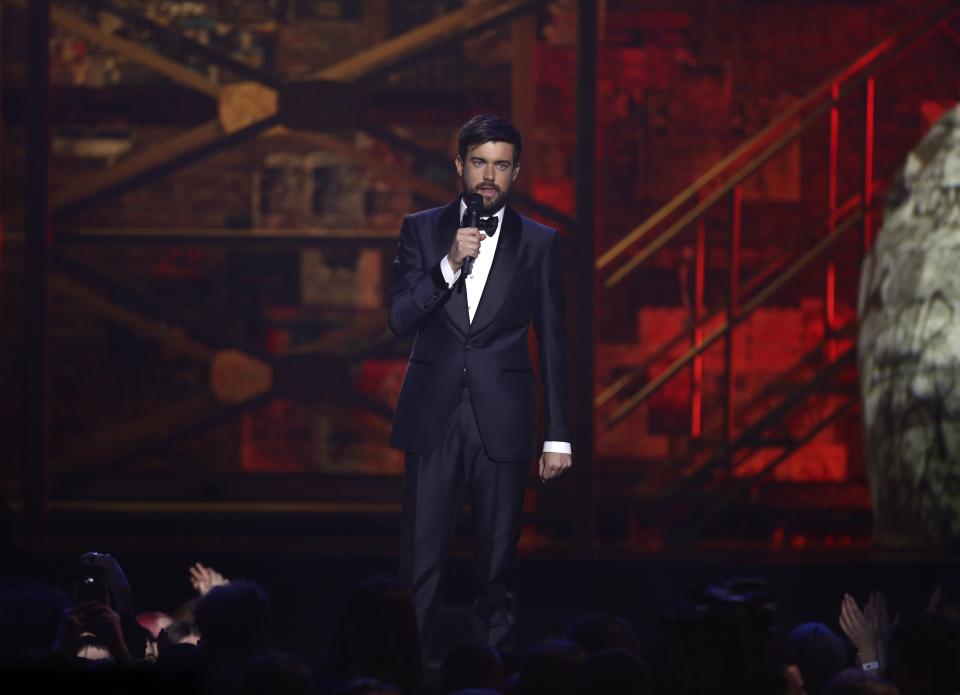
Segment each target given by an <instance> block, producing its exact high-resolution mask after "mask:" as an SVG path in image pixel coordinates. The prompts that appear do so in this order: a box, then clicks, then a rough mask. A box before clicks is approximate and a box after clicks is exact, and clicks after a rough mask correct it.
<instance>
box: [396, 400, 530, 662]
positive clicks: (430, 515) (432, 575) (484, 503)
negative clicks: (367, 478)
mask: <svg viewBox="0 0 960 695" xmlns="http://www.w3.org/2000/svg"><path fill="white" fill-rule="evenodd" d="M437 426H438V427H443V426H444V424H443V423H437ZM445 426H446V431H445V433H444V436H443V439H442V441H441V442H440V444H439V445H438V446H437V447H436V449H434V450H433V451H430V452H427V453H424V454H420V453H408V454H407V457H406V467H405V471H404V481H403V522H402V523H403V528H402V537H401V544H400V578H401V580H402V581H404V582H405V583H407V584H408V585H409V586H410V588H411V590H412V592H413V599H414V603H415V606H416V611H417V621H418V625H419V628H420V637H421V642H422V645H423V649H424V652H425V653H427V652H428V651H430V647H431V641H432V639H433V632H434V625H435V618H436V613H437V605H438V601H439V596H440V588H441V584H442V580H443V576H444V567H445V564H446V559H447V555H448V554H449V552H450V548H451V545H452V542H453V539H454V535H455V530H456V526H457V520H458V517H459V513H460V510H461V509H462V507H463V503H464V500H465V499H468V500H469V502H470V511H471V517H472V522H473V523H472V525H473V536H474V541H475V550H474V554H475V568H476V577H477V585H478V593H477V598H476V601H475V602H474V606H473V609H474V611H473V612H474V624H475V629H476V630H477V632H478V633H479V634H478V635H477V636H476V637H477V638H478V639H480V640H485V641H486V643H487V644H489V645H491V646H494V647H497V648H499V649H508V650H509V649H511V648H512V642H513V639H514V637H515V632H514V631H515V625H516V618H517V616H516V613H517V608H516V598H515V594H514V580H515V575H516V561H517V542H518V540H519V539H520V522H521V516H522V512H523V491H524V486H525V484H526V480H527V476H528V475H529V464H528V463H526V462H522V463H521V462H507V463H504V462H497V461H493V460H491V459H490V458H489V457H488V456H487V455H486V453H485V451H484V447H483V442H482V441H481V438H480V432H479V430H478V428H477V421H476V417H475V416H474V410H473V403H472V401H471V398H470V391H469V389H468V388H467V385H466V383H464V385H463V388H462V389H461V393H460V398H459V402H458V403H457V405H456V406H455V407H454V408H453V410H452V411H451V412H450V415H449V418H448V420H447V422H446V425H445ZM457 641H462V638H461V639H458V640H457Z"/></svg>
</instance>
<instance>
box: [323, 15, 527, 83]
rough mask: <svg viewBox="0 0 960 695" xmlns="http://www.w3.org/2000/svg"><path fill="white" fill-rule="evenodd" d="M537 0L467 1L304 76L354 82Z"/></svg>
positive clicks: (497, 20) (495, 20)
mask: <svg viewBox="0 0 960 695" xmlns="http://www.w3.org/2000/svg"><path fill="white" fill-rule="evenodd" d="M539 1H540V0H506V1H505V2H500V3H491V2H480V3H472V4H468V5H466V6H465V7H463V8H461V9H459V10H454V11H453V12H448V13H446V14H444V15H442V16H440V17H437V18H436V19H434V20H433V21H431V22H427V23H426V24H423V25H421V26H419V27H416V28H414V29H411V30H410V31H408V32H406V33H404V34H401V35H400V36H397V37H394V38H392V39H390V40H389V41H384V42H383V43H380V44H377V45H376V46H373V47H371V48H368V49H367V50H365V51H361V52H360V53H358V54H357V55H355V56H353V57H351V58H348V59H346V60H344V61H342V62H340V63H337V64H336V65H334V66H331V67H329V68H325V69H323V70H320V71H319V72H317V73H316V74H314V75H311V76H310V77H309V78H307V79H320V80H343V81H354V80H358V79H360V78H363V77H370V76H372V75H375V74H377V73H380V72H383V71H384V70H388V69H390V68H393V67H396V66H397V64H398V63H402V62H403V61H405V60H407V59H409V58H412V57H414V56H416V55H418V54H420V53H423V52H424V51H427V50H429V49H431V48H434V47H436V46H439V45H441V44H443V43H446V42H448V41H455V40H457V39H459V38H461V37H463V36H465V35H467V34H469V33H470V32H474V31H479V30H480V29H484V28H486V27H488V26H490V25H492V24H496V23H497V22H501V21H504V20H507V19H510V18H511V17H513V16H515V15H517V14H520V13H521V12H526V11H528V10H531V9H533V8H534V7H535V6H536V5H537V4H538V2H539Z"/></svg>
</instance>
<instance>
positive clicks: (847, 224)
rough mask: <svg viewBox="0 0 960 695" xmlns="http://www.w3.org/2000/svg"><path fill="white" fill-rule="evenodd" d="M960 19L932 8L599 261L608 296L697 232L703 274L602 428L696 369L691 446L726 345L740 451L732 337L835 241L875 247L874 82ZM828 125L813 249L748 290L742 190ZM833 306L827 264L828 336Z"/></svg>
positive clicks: (608, 392)
mask: <svg viewBox="0 0 960 695" xmlns="http://www.w3.org/2000/svg"><path fill="white" fill-rule="evenodd" d="M958 15H960V6H958V5H957V3H955V2H950V1H948V2H937V3H934V4H933V5H931V6H930V7H929V8H928V9H927V10H925V11H924V12H922V13H921V14H920V15H919V16H918V17H917V18H915V19H913V20H912V21H910V22H908V23H906V24H905V25H904V26H902V27H901V28H899V29H898V30H897V31H895V32H893V33H892V34H891V35H890V36H888V37H887V38H886V39H884V40H883V41H880V42H879V43H878V44H876V45H875V46H874V47H873V48H871V49H870V50H869V51H867V52H866V53H864V54H863V55H861V56H860V57H859V58H857V59H856V60H854V61H853V62H851V63H850V64H849V65H847V66H846V67H845V68H843V69H842V70H840V71H839V72H838V73H836V74H835V75H834V76H832V77H831V78H830V79H828V80H825V81H824V82H822V83H821V84H819V85H817V86H816V87H815V88H814V89H812V90H810V92H808V93H807V94H806V95H805V96H804V97H803V98H801V99H800V100H798V101H797V102H796V103H795V104H793V105H792V106H791V107H790V108H788V109H787V110H785V111H784V112H783V113H782V114H781V115H780V116H779V117H777V118H776V119H775V120H774V121H773V122H772V123H770V125H768V126H767V127H766V128H764V129H763V130H762V131H761V132H759V133H757V134H756V135H754V136H753V137H752V138H750V139H749V140H747V141H746V142H744V143H743V144H741V145H740V146H739V147H737V148H736V149H735V150H733V151H732V152H731V153H730V154H728V155H727V156H726V157H724V158H723V159H722V160H721V161H719V162H717V163H716V164H715V165H714V166H712V167H711V168H710V169H709V170H708V171H707V172H705V173H704V174H703V175H702V176H700V177H699V178H698V179H697V180H696V181H694V182H693V183H691V184H690V185H689V186H688V187H687V188H685V189H684V190H683V191H682V192H681V193H680V194H678V195H677V196H676V197H675V198H673V199H672V200H671V201H669V202H668V203H667V204H665V205H664V206H663V207H661V208H660V209H659V210H657V211H656V212H655V213H654V214H653V215H651V216H650V217H649V218H648V219H647V220H646V221H644V222H643V224H641V225H640V226H638V227H637V228H635V229H633V230H632V231H631V232H630V233H628V234H627V235H626V236H624V238H623V239H621V240H620V241H618V242H617V243H616V244H614V245H613V246H612V247H610V248H609V249H608V250H607V251H606V252H604V253H603V254H601V255H600V256H599V257H598V258H597V260H596V262H595V269H596V271H597V273H598V276H599V277H600V278H601V284H600V286H601V292H603V291H607V290H610V289H611V288H613V287H616V286H617V285H619V284H620V283H621V282H622V281H623V280H624V279H625V278H626V277H627V276H628V275H630V274H631V273H632V272H633V271H635V270H636V269H638V268H639V267H640V266H641V265H642V264H643V263H644V262H645V261H647V260H648V259H650V258H651V257H652V256H653V255H654V254H655V253H656V252H657V251H659V250H660V249H661V248H663V247H664V246H665V245H666V244H667V243H668V242H670V241H671V240H673V239H675V238H676V237H677V236H678V235H679V234H680V233H681V232H683V231H685V230H686V229H688V228H690V227H691V226H692V225H695V226H696V243H695V247H694V254H695V256H694V262H693V267H694V268H695V269H696V277H695V297H694V301H693V302H691V304H692V312H691V313H692V316H691V318H690V321H688V322H687V326H686V327H684V328H682V329H681V330H680V331H679V332H678V333H677V334H676V335H675V336H673V337H672V338H671V339H670V340H668V341H667V342H666V343H665V344H663V345H662V346H660V347H659V348H658V349H656V350H654V354H653V356H652V357H650V358H648V359H647V360H645V362H644V363H643V364H641V365H639V366H637V367H634V368H632V369H630V370H628V371H627V372H626V373H624V374H622V375H620V376H618V378H617V379H615V380H614V381H613V382H612V383H610V384H609V385H607V386H606V387H605V388H603V389H602V390H601V391H600V392H599V393H598V394H597V395H596V396H595V400H594V405H595V407H596V408H597V409H598V411H600V409H603V408H605V406H608V405H611V404H613V402H614V401H617V400H619V403H617V404H616V405H615V407H613V409H612V412H610V413H608V414H607V415H605V416H604V418H603V420H602V421H603V422H604V423H605V424H606V425H607V426H608V427H612V426H614V425H616V424H617V423H619V422H621V421H622V420H623V419H624V418H626V417H627V416H628V415H629V414H630V413H631V412H633V410H634V409H635V408H636V407H638V406H639V405H640V404H641V403H643V402H645V401H646V400H648V399H649V398H650V397H651V396H653V395H654V394H655V393H656V392H657V391H658V390H659V389H660V388H662V387H663V386H664V385H665V384H666V383H668V382H669V381H670V380H671V379H673V378H674V377H676V376H677V375H678V374H679V373H680V372H681V371H682V370H684V369H685V368H686V367H691V368H692V369H691V371H692V377H693V384H692V389H691V397H690V411H691V413H690V430H691V431H690V434H691V437H692V438H693V439H698V438H699V437H700V435H701V429H702V422H701V421H702V375H703V363H702V360H703V353H704V351H705V350H707V349H708V348H709V347H710V346H712V345H713V344H715V343H716V342H717V341H718V340H720V339H721V338H723V339H725V357H724V379H723V381H724V384H725V391H726V393H725V397H724V399H723V422H724V424H723V430H724V444H725V447H724V448H725V449H727V450H728V451H729V450H730V446H731V445H733V444H735V443H736V442H735V440H737V439H739V438H735V437H734V434H733V426H732V423H733V414H732V410H733V384H734V379H733V373H732V372H733V340H732V337H733V330H734V329H735V328H736V326H737V325H739V324H740V323H742V322H743V321H744V320H745V319H747V318H748V317H749V316H750V315H751V314H752V313H753V312H754V311H756V310H757V309H758V308H759V307H761V306H763V305H764V304H765V303H766V302H768V301H769V300H770V299H771V298H772V297H774V296H775V295H776V294H777V293H778V292H779V291H780V290H782V289H783V288H784V287H785V286H786V285H787V284H788V283H790V282H791V281H792V280H794V279H795V278H796V277H798V276H799V275H800V273H801V271H803V270H805V269H806V268H808V267H809V266H810V265H811V264H812V263H813V262H814V261H816V260H818V259H821V258H823V257H826V256H827V255H828V254H829V253H830V252H831V250H832V249H834V248H835V245H836V242H837V241H838V240H840V239H841V238H842V237H844V236H846V235H847V234H848V233H849V232H850V230H852V229H859V230H860V232H861V240H862V248H863V250H867V249H868V248H869V247H870V245H871V242H872V232H873V225H874V208H875V207H876V204H877V201H878V199H879V193H880V192H881V191H882V190H883V188H884V183H883V182H882V181H880V180H878V179H877V178H876V177H875V175H874V161H873V160H874V132H875V119H876V115H875V111H874V102H875V80H876V78H877V77H878V76H879V75H881V74H882V73H883V72H884V71H886V70H888V69H890V68H891V67H892V66H894V65H896V64H897V63H898V62H899V61H900V60H902V59H903V58H904V57H905V56H907V55H908V54H909V53H910V52H912V51H913V50H914V49H915V48H916V47H917V46H918V45H920V44H921V43H922V42H924V41H925V40H927V39H929V38H930V37H931V36H933V35H934V34H935V33H937V32H938V31H939V30H942V31H943V32H944V33H946V34H947V35H948V36H952V35H953V34H954V31H953V30H952V28H951V27H950V26H949V24H948V23H949V22H950V21H952V20H953V19H955V18H956V17H957V16H958ZM858 89H863V90H864V94H865V104H864V114H865V122H864V133H865V135H864V141H863V151H862V152H863V172H862V173H863V176H862V181H861V184H862V185H861V190H860V192H859V193H858V194H856V195H854V196H852V197H850V198H849V199H848V200H846V201H845V202H843V203H842V204H838V193H837V188H838V186H837V179H838V166H839V162H838V159H839V157H838V133H839V108H840V102H841V101H842V100H844V99H845V98H846V97H848V96H849V95H851V94H852V93H853V92H855V90H858ZM827 118H828V119H829V129H830V135H829V142H828V157H829V160H828V161H829V172H828V191H827V210H826V214H825V215H824V218H823V220H822V222H821V224H820V225H819V226H818V227H819V228H818V229H817V230H816V231H817V232H818V234H817V241H816V243H814V244H813V245H812V246H811V247H810V248H808V249H807V250H806V251H805V252H803V253H802V254H801V255H800V257H799V258H797V259H795V260H793V261H792V262H785V261H784V259H783V258H782V257H781V258H778V259H777V260H776V261H774V262H773V263H771V264H770V265H769V266H768V267H767V268H765V269H764V270H763V271H761V272H760V273H758V274H756V275H754V276H753V277H752V278H751V279H750V280H748V281H747V282H745V283H743V284H742V285H741V284H740V278H739V275H740V257H741V249H740V239H741V232H742V200H743V196H742V193H743V188H742V187H743V184H744V182H745V181H746V180H747V179H748V178H749V177H750V176H751V175H753V174H755V173H756V172H757V171H758V170H759V169H760V168H761V167H762V166H763V165H764V164H765V163H767V162H768V161H769V160H770V159H771V158H772V157H774V156H775V155H776V154H777V153H779V152H780V151H781V150H783V148H784V147H786V146H787V145H788V144H790V143H791V142H794V141H796V140H797V139H798V138H800V137H801V136H802V135H804V134H805V133H807V132H808V131H809V130H810V129H811V128H812V127H814V126H815V125H818V124H820V123H822V122H823V120H824V119H827ZM725 198H726V199H728V200H729V213H728V214H729V234H728V242H729V248H728V254H729V255H728V259H729V277H728V287H727V300H726V306H725V307H724V308H723V309H719V310H714V311H713V312H711V313H707V312H705V310H704V308H703V286H704V273H705V268H704V267H705V253H706V244H705V234H706V231H705V227H706V225H705V224H704V216H705V215H706V214H707V213H708V212H710V211H711V210H713V209H714V208H715V207H716V206H717V205H718V204H719V203H720V202H721V201H722V200H724V199H725ZM835 307H836V268H835V265H834V262H833V261H832V260H829V259H828V262H827V269H826V282H825V297H824V312H825V316H824V319H825V325H826V330H827V332H828V334H829V332H831V331H833V330H834V329H835V328H837V321H836V308H835ZM686 341H689V348H688V349H687V350H686V351H685V352H684V353H683V354H682V355H680V356H679V357H677V358H676V359H675V360H673V362H672V363H671V364H669V365H668V366H667V367H665V368H664V369H663V370H662V371H660V372H659V373H657V374H656V375H654V376H653V377H652V378H651V379H649V380H648V381H646V382H645V383H643V380H644V378H645V377H646V376H647V375H648V373H649V369H650V367H651V365H652V364H653V363H655V362H657V361H659V360H660V359H662V358H663V356H665V355H666V354H669V353H670V352H671V351H673V350H674V349H676V348H677V347H678V346H679V345H680V344H682V343H684V342H686ZM834 352H835V351H834ZM836 357H837V356H836V355H835V354H834V355H832V358H833V359H836Z"/></svg>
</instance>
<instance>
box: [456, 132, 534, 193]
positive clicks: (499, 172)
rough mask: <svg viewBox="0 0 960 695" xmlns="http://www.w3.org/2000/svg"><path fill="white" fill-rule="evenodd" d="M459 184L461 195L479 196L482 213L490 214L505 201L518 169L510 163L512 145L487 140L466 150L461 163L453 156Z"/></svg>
mask: <svg viewBox="0 0 960 695" xmlns="http://www.w3.org/2000/svg"><path fill="white" fill-rule="evenodd" d="M454 163H455V164H456V165H457V174H458V175H459V176H460V178H461V179H462V180H463V193H464V195H466V194H468V193H479V194H480V195H481V196H483V209H484V210H492V209H495V208H497V207H499V206H500V204H501V203H503V202H504V201H505V200H506V199H507V192H508V191H509V190H510V186H511V185H512V184H513V180H514V179H515V178H517V174H518V173H520V165H519V164H514V162H513V143H510V142H499V141H497V140H491V141H489V142H485V143H483V144H482V145H477V146H476V147H472V148H470V149H469V150H467V159H466V161H464V160H463V159H461V158H460V155H457V158H456V160H455V162H454Z"/></svg>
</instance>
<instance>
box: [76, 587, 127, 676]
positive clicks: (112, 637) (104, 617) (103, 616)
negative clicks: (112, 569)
mask: <svg viewBox="0 0 960 695" xmlns="http://www.w3.org/2000/svg"><path fill="white" fill-rule="evenodd" d="M90 637H93V638H94V639H93V640H91V639H89V638H90ZM60 647H61V649H62V650H63V651H64V652H66V653H69V654H72V655H76V656H81V657H84V658H90V659H99V658H103V657H105V656H109V657H111V658H112V659H113V660H114V662H116V663H118V664H123V665H130V664H131V663H132V659H131V657H130V652H129V650H128V649H127V644H126V642H125V640H124V638H123V624H122V621H121V619H120V615H119V614H118V613H117V612H116V611H114V610H113V609H112V608H111V607H110V606H108V605H107V604H106V603H101V602H98V601H88V602H86V603H81V604H79V605H77V606H74V607H73V608H72V609H71V610H70V611H68V612H67V613H66V615H65V616H64V621H63V626H62V629H61V635H60ZM101 649H102V650H105V651H106V654H104V653H102V651H101Z"/></svg>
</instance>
